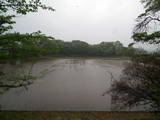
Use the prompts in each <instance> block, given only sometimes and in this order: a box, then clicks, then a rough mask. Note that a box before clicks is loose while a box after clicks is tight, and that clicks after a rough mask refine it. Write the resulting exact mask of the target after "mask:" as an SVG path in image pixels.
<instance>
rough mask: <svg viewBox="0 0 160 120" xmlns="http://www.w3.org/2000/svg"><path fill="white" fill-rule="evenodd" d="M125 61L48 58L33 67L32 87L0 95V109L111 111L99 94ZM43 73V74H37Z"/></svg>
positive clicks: (115, 75) (106, 101) (120, 70)
mask: <svg viewBox="0 0 160 120" xmlns="http://www.w3.org/2000/svg"><path fill="white" fill-rule="evenodd" d="M126 62H127V60H118V59H117V60H109V59H102V58H101V59H96V58H95V59H93V58H92V59H84V58H52V59H43V60H39V61H38V62H37V63H36V64H35V65H34V67H33V70H32V72H33V74H34V75H35V76H41V77H38V79H37V80H35V81H34V84H32V85H30V86H28V87H27V89H25V88H14V89H10V90H9V91H7V92H5V93H4V94H2V95H0V105H1V110H21V111H111V109H112V98H111V96H110V95H109V94H106V95H105V96H104V95H103V94H104V92H105V91H107V90H108V89H109V88H110V85H111V73H112V74H113V76H114V78H115V79H118V78H119V76H120V74H121V72H122V69H123V68H124V64H125V63H126ZM41 74H44V75H41Z"/></svg>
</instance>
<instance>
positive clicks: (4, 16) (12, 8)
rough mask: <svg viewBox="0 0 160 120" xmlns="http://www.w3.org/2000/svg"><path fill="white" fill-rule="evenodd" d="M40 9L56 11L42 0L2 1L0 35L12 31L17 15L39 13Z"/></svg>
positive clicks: (0, 5) (0, 3) (0, 7)
mask: <svg viewBox="0 0 160 120" xmlns="http://www.w3.org/2000/svg"><path fill="white" fill-rule="evenodd" d="M39 8H42V9H47V10H51V11H54V9H53V8H52V7H49V6H46V5H44V4H42V2H41V0H1V1H0V34H2V33H4V32H5V31H8V30H9V29H12V24H14V23H15V21H14V20H13V18H14V17H16V16H15V14H20V15H26V14H27V13H29V12H37V11H38V9H39ZM11 13H12V14H11ZM14 13H15V14H14Z"/></svg>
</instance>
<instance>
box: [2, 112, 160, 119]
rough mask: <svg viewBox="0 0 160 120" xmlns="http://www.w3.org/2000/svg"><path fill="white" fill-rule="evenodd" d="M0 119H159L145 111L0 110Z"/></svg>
mask: <svg viewBox="0 0 160 120" xmlns="http://www.w3.org/2000/svg"><path fill="white" fill-rule="evenodd" d="M0 120H160V114H159V117H158V115H157V117H155V114H154V113H147V112H0Z"/></svg>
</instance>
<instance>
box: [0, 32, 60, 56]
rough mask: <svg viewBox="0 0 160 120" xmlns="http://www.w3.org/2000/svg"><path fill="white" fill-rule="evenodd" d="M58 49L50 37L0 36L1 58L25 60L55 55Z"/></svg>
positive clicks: (12, 34)
mask: <svg viewBox="0 0 160 120" xmlns="http://www.w3.org/2000/svg"><path fill="white" fill-rule="evenodd" d="M58 50H59V47H58V45H57V43H56V41H55V40H54V38H52V37H47V36H45V35H43V34H40V33H39V32H37V33H31V34H20V33H8V34H4V35H0V57H1V58H11V59H16V58H27V57H33V56H41V55H52V54H55V53H57V52H58Z"/></svg>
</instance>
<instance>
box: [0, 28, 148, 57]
mask: <svg viewBox="0 0 160 120" xmlns="http://www.w3.org/2000/svg"><path fill="white" fill-rule="evenodd" d="M146 53H147V52H146V51H145V50H143V49H137V48H133V47H124V46H123V44H122V43H121V42H120V41H116V42H101V43H100V44H94V45H91V44H88V43H87V42H84V41H80V40H73V41H71V42H66V41H63V40H58V39H55V38H54V37H50V36H46V35H44V34H42V33H41V32H40V31H38V32H34V33H31V34H28V33H27V34H20V33H6V34H1V35H0V58H1V59H8V58H9V59H10V58H12V59H16V58H27V57H33V56H34V57H35V56H37V57H39V56H57V55H60V56H100V57H116V56H133V55H136V54H146Z"/></svg>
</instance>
